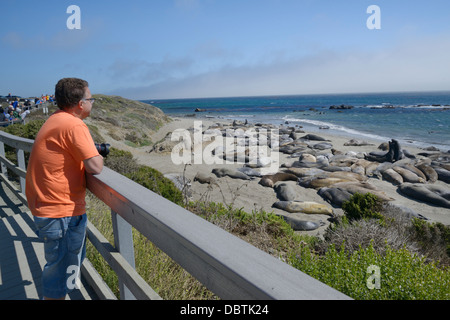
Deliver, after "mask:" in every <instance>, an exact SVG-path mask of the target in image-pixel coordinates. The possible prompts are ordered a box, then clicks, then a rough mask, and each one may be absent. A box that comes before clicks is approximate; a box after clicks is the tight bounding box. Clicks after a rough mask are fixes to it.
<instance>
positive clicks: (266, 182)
mask: <svg viewBox="0 0 450 320" xmlns="http://www.w3.org/2000/svg"><path fill="white" fill-rule="evenodd" d="M297 179H298V178H297V176H296V175H294V174H292V173H287V172H277V173H275V174H267V175H265V176H263V177H262V178H261V180H260V181H259V184H260V185H263V186H265V187H273V186H274V185H275V183H277V182H278V181H297Z"/></svg>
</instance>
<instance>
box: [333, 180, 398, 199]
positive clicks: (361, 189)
mask: <svg viewBox="0 0 450 320" xmlns="http://www.w3.org/2000/svg"><path fill="white" fill-rule="evenodd" d="M334 187H336V188H339V189H341V190H345V191H347V192H350V193H351V194H355V193H361V194H366V193H369V192H370V193H371V194H373V195H376V196H377V197H378V198H380V200H382V201H392V200H394V199H393V198H391V197H389V196H387V195H386V194H385V193H384V192H383V191H381V190H379V189H378V188H376V187H375V186H373V185H371V184H370V183H368V182H356V181H351V182H341V183H336V184H335V185H334Z"/></svg>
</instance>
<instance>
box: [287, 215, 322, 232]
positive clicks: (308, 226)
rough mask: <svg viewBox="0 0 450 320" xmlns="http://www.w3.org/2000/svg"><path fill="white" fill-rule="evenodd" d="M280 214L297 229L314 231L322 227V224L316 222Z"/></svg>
mask: <svg viewBox="0 0 450 320" xmlns="http://www.w3.org/2000/svg"><path fill="white" fill-rule="evenodd" d="M280 216H281V217H282V218H283V219H284V221H286V222H287V223H288V224H289V225H290V226H291V228H292V229H294V230H295V231H313V230H316V229H317V228H319V227H320V225H319V224H318V223H316V222H312V221H305V220H300V219H298V218H296V217H291V216H282V215H280Z"/></svg>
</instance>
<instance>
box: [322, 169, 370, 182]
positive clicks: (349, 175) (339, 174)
mask: <svg viewBox="0 0 450 320" xmlns="http://www.w3.org/2000/svg"><path fill="white" fill-rule="evenodd" d="M328 177H330V178H341V179H346V180H356V181H367V179H368V178H367V177H366V176H363V175H361V174H359V173H355V172H348V171H335V172H329V173H328Z"/></svg>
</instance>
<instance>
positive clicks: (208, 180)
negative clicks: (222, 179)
mask: <svg viewBox="0 0 450 320" xmlns="http://www.w3.org/2000/svg"><path fill="white" fill-rule="evenodd" d="M194 181H198V182H200V183H201V184H205V183H207V184H215V185H217V182H216V179H215V178H214V177H211V176H208V175H206V174H204V173H202V172H197V174H196V175H195V177H194Z"/></svg>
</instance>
